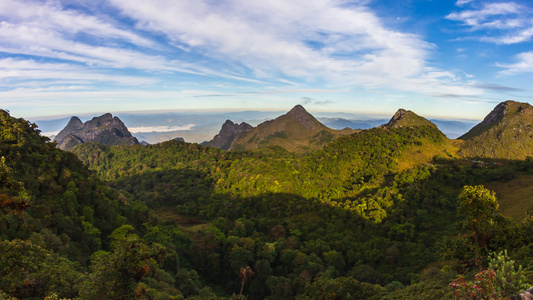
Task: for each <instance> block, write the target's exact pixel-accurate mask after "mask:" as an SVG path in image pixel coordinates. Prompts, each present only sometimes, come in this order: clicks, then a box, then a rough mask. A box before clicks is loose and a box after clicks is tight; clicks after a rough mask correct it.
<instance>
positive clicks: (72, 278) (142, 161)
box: [0, 112, 533, 299]
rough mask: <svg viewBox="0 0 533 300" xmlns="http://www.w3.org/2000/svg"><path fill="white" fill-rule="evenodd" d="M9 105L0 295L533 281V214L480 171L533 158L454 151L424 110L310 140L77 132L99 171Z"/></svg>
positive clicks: (328, 291)
mask: <svg viewBox="0 0 533 300" xmlns="http://www.w3.org/2000/svg"><path fill="white" fill-rule="evenodd" d="M0 121H1V122H2V123H1V131H0V155H1V156H3V157H5V162H3V163H2V165H0V196H1V197H0V199H1V201H2V202H0V204H1V210H0V226H1V227H0V234H1V240H0V261H2V264H0V289H1V293H3V295H2V294H0V297H2V296H4V297H7V296H15V297H19V298H24V297H36V298H44V297H45V296H48V295H52V294H57V295H58V296H59V297H68V298H76V297H79V298H81V299H137V298H138V299H182V298H191V299H215V298H216V297H229V298H231V297H233V298H237V297H238V294H239V293H240V291H241V289H242V290H243V295H246V296H247V297H248V299H264V298H269V299H294V298H296V299H446V298H448V299H453V297H454V295H453V292H454V291H455V293H456V295H459V292H458V290H457V289H456V290H452V289H451V288H450V283H451V282H452V281H453V282H454V283H457V284H462V283H463V282H464V285H461V287H462V288H463V289H464V290H465V291H468V292H469V291H470V290H469V288H470V287H471V286H474V284H473V282H474V281H475V279H474V274H476V273H479V272H480V271H482V270H487V271H486V273H483V274H489V275H490V276H492V274H493V273H494V276H492V277H490V276H489V277H490V278H489V279H487V280H486V281H487V282H488V281H489V280H493V281H490V282H491V283H494V284H493V285H492V286H495V289H496V291H495V292H494V295H499V296H501V295H509V293H515V292H517V291H519V290H520V289H521V288H523V286H524V284H525V283H527V282H528V283H532V282H533V276H532V272H531V269H530V267H529V266H531V265H532V257H533V248H532V247H533V244H530V240H531V238H530V237H531V236H532V234H533V221H532V220H531V219H530V218H529V217H524V218H523V221H520V222H518V221H511V220H510V219H507V218H506V217H504V216H502V215H501V213H500V211H499V210H498V209H497V205H496V202H495V201H496V199H495V198H494V195H493V194H492V193H491V192H490V191H487V190H486V189H484V188H483V187H481V186H478V185H480V184H495V183H498V182H509V181H513V180H517V179H519V178H521V177H527V176H530V174H531V173H533V161H531V160H517V161H511V160H508V161H498V162H496V161H485V162H483V163H478V162H472V161H471V160H470V159H469V160H466V159H464V160H462V159H454V158H453V157H454V155H453V153H452V152H450V151H451V150H450V149H451V148H450V147H451V146H450V143H451V142H450V141H449V140H448V139H446V138H445V137H444V135H443V134H442V133H441V132H440V131H439V130H438V129H437V128H436V127H435V126H432V125H431V124H426V123H425V122H415V123H411V122H407V123H405V124H403V125H400V126H385V127H380V128H374V129H371V130H365V131H361V132H357V133H354V134H351V135H349V136H344V137H340V138H338V139H335V140H333V141H331V142H329V143H327V144H326V145H325V146H324V147H323V148H322V149H321V150H318V151H315V152H310V153H307V154H295V153H291V152H288V151H286V150H285V149H283V148H280V147H264V148H261V149H258V150H254V151H230V152H228V151H224V150H220V149H216V148H210V147H203V146H200V145H196V144H187V143H184V142H179V141H169V142H165V143H162V144H157V145H152V146H144V147H143V146H139V145H133V146H105V145H101V144H94V143H86V144H82V145H79V146H77V147H76V148H74V149H73V151H74V153H75V154H76V155H77V156H78V157H79V158H81V159H82V161H83V162H84V163H85V164H86V165H87V166H88V167H89V168H90V169H91V170H94V172H91V171H89V170H88V169H87V167H86V166H84V165H83V164H82V163H81V162H80V161H79V160H78V159H77V158H76V157H75V155H74V154H72V153H68V152H64V151H61V150H59V149H56V148H55V145H54V143H50V142H49V141H48V140H47V139H46V138H43V137H40V136H39V135H38V134H37V131H36V130H35V129H34V128H32V125H31V124H28V123H27V122H26V121H24V120H21V119H14V118H11V117H9V115H8V114H7V113H5V112H2V114H1V120H0ZM404 121H405V120H404ZM406 121H408V119H407V120H406ZM327 137H328V136H327V135H325V134H324V136H323V137H320V138H324V139H325V138H327ZM276 138H279V139H285V138H284V137H283V134H281V133H280V134H279V136H277V137H276ZM425 149H432V150H431V151H427V150H425ZM428 153H432V155H435V157H434V158H433V159H428V158H427V157H428ZM417 155H418V156H417ZM418 158H422V159H420V160H418ZM465 185H467V187H464V186H465ZM472 203H474V205H473V206H472ZM478 206H480V207H481V206H483V207H486V208H490V209H487V210H483V211H486V212H487V213H482V212H479V211H477V210H476V209H475V208H476V207H478ZM506 249H507V250H508V255H507V254H505V255H503V254H502V255H500V256H498V255H496V254H494V253H503V252H502V251H504V250H506ZM511 259H512V260H514V261H513V262H512V263H511V261H510V260H511ZM518 265H522V266H523V267H524V268H523V269H519V268H518ZM504 266H505V267H504ZM246 267H250V269H251V270H252V272H253V275H251V276H244V275H242V274H241V268H243V269H245V268H246ZM502 269H505V270H510V269H512V270H513V271H512V272H510V273H505V272H503V271H502ZM488 270H491V271H492V272H493V273H490V272H489V271H488ZM246 274H249V275H250V274H251V273H246ZM240 275H241V276H240ZM458 276H463V277H458ZM487 276H488V275H487ZM241 278H245V279H244V280H243V279H241ZM461 278H462V280H463V281H460V279H461ZM483 278H485V277H483ZM487 278H488V277H487ZM492 278H494V279H492ZM509 278H515V279H517V281H519V282H520V285H519V286H517V285H511V286H510V285H508V284H507V285H504V284H503V283H502V282H505V280H508V279H509ZM471 283H472V284H471ZM461 291H462V290H461ZM499 296H498V297H499Z"/></svg>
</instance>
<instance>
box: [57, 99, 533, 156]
mask: <svg viewBox="0 0 533 300" xmlns="http://www.w3.org/2000/svg"><path fill="white" fill-rule="evenodd" d="M255 116H258V115H257V114H255ZM325 120H326V121H327V122H328V124H335V125H336V127H337V128H338V127H343V126H344V125H350V126H352V127H370V126H374V125H376V124H377V123H384V122H383V121H384V120H383V119H380V120H373V121H368V122H359V123H355V122H350V121H348V120H344V119H338V118H325ZM167 122H168V123H172V124H173V126H175V127H178V126H179V125H178V123H177V122H174V121H173V120H171V119H168V120H167ZM145 124H148V123H145ZM181 124H183V123H181ZM356 124H358V125H360V126H354V125H356ZM437 124H440V127H444V128H447V129H448V130H451V131H455V132H457V131H459V130H461V129H464V128H467V127H468V126H469V124H467V123H463V122H458V121H439V120H436V121H434V122H431V121H429V120H427V119H425V118H423V117H420V116H418V115H417V114H415V113H413V112H411V111H408V110H404V109H400V110H398V111H397V112H396V114H394V116H393V117H392V118H391V119H390V120H389V121H388V122H387V123H384V124H383V125H381V127H414V126H430V127H435V128H438V127H439V126H438V125H437ZM151 125H156V123H152V124H151ZM153 127H157V126H153ZM374 127H375V126H374ZM168 130H171V129H168ZM358 130H360V129H353V128H351V127H349V126H346V127H344V129H342V130H339V129H336V128H330V127H328V126H326V125H325V124H323V123H321V122H320V121H319V120H318V119H317V118H315V117H314V116H313V115H311V114H310V113H308V112H307V111H306V110H305V108H304V107H303V106H301V105H297V106H295V107H294V108H293V109H291V110H290V111H289V112H287V113H286V114H283V115H281V116H279V117H277V118H275V119H273V120H267V121H264V122H261V123H260V124H258V125H257V126H256V127H254V126H252V125H250V124H248V123H246V122H241V123H240V124H238V123H234V122H233V121H231V120H229V119H228V120H226V121H225V122H224V124H223V125H222V128H221V129H220V131H219V133H218V134H216V135H214V138H213V139H211V140H209V141H205V142H203V143H202V145H204V146H210V147H215V148H221V149H224V150H253V149H257V148H263V147H270V146H278V147H282V148H285V149H286V150H288V151H292V152H310V151H314V150H317V149H320V148H322V147H323V146H324V145H326V144H328V143H329V142H331V141H333V140H334V139H337V138H339V137H341V136H344V135H348V134H352V133H354V132H357V131H358ZM361 130H362V129H361ZM172 139H181V140H184V139H183V138H180V137H173V138H172ZM55 141H56V142H57V144H58V146H59V147H60V148H62V149H70V148H72V147H74V146H76V145H78V144H82V143H86V142H97V143H102V144H107V145H132V144H138V143H139V142H138V140H137V139H136V138H135V137H133V135H132V134H131V133H130V131H129V130H128V128H127V127H126V126H125V125H124V123H123V122H122V121H121V120H120V119H119V118H118V117H116V116H115V117H113V116H112V115H111V114H109V113H108V114H104V115H102V116H100V117H95V118H93V119H91V120H89V121H87V122H85V123H83V122H82V121H81V120H80V119H79V118H78V117H72V118H70V120H69V122H68V124H67V126H66V127H65V128H64V129H63V130H61V131H60V132H59V133H58V134H57V136H56V137H55ZM455 143H456V144H457V145H456V146H457V149H458V150H457V151H453V152H457V155H459V156H461V157H487V158H503V159H524V158H526V157H527V156H530V155H533V107H532V106H531V105H530V104H528V103H520V102H515V101H505V102H502V103H500V104H498V105H497V106H496V107H495V108H494V110H493V111H492V112H491V113H490V114H488V115H487V116H486V117H485V119H484V120H483V121H482V122H481V123H479V124H477V125H476V126H474V127H473V128H471V129H470V130H469V131H468V132H467V133H465V134H463V135H461V136H460V137H459V138H458V140H457V142H455ZM143 144H148V143H146V142H144V143H143ZM450 145H451V144H449V143H448V144H447V146H446V147H449V146H450Z"/></svg>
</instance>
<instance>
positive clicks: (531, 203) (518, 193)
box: [485, 174, 533, 220]
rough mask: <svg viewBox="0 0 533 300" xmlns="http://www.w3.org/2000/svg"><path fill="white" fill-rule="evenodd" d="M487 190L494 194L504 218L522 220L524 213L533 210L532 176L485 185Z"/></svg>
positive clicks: (527, 175) (521, 175)
mask: <svg viewBox="0 0 533 300" xmlns="http://www.w3.org/2000/svg"><path fill="white" fill-rule="evenodd" d="M485 187H486V188H488V189H489V190H492V191H495V192H496V198H497V199H498V203H499V204H500V207H499V208H500V210H501V212H502V214H503V215H504V216H507V217H510V218H512V219H513V220H522V219H524V218H525V217H526V212H527V211H528V210H531V209H533V175H532V174H519V175H518V177H517V178H515V179H512V180H509V181H494V182H491V183H488V184H485Z"/></svg>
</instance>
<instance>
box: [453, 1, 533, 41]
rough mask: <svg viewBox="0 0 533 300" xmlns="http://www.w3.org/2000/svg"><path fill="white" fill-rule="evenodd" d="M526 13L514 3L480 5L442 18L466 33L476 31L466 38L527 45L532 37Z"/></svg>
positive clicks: (532, 21)
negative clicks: (450, 21) (461, 27)
mask: <svg viewBox="0 0 533 300" xmlns="http://www.w3.org/2000/svg"><path fill="white" fill-rule="evenodd" d="M463 4H464V3H463ZM458 5H459V3H458ZM528 10H529V9H528V8H527V7H525V6H523V5H521V4H517V3H515V2H493V3H482V4H480V7H479V8H475V9H465V10H462V11H460V12H453V13H451V14H449V15H447V16H446V19H449V20H452V21H458V22H460V23H462V25H464V26H466V27H467V28H468V29H469V32H478V33H477V34H475V35H474V34H473V35H471V36H470V38H473V39H477V40H479V41H483V42H491V43H496V44H506V45H509V44H516V43H521V42H527V41H529V40H530V39H531V37H532V36H533V20H532V19H531V17H530V16H529V15H528ZM479 32H481V33H479Z"/></svg>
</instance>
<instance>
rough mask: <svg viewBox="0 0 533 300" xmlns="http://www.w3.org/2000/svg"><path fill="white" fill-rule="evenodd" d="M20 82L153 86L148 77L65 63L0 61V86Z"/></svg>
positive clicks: (152, 81) (19, 60)
mask: <svg viewBox="0 0 533 300" xmlns="http://www.w3.org/2000/svg"><path fill="white" fill-rule="evenodd" d="M20 80H41V81H43V80H45V81H47V82H46V83H45V84H46V85H49V84H50V81H52V83H54V82H55V81H56V80H61V83H65V82H71V83H76V82H79V83H85V84H87V83H91V82H95V81H96V82H114V83H119V84H122V85H146V84H154V83H155V80H154V79H153V78H149V77H138V76H124V75H110V74H102V73H98V72H94V71H93V70H90V69H87V68H86V67H82V66H75V65H72V64H66V63H39V62H36V61H34V60H31V59H13V58H4V59H0V86H4V87H9V86H11V85H12V82H17V81H20Z"/></svg>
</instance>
